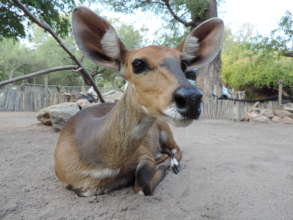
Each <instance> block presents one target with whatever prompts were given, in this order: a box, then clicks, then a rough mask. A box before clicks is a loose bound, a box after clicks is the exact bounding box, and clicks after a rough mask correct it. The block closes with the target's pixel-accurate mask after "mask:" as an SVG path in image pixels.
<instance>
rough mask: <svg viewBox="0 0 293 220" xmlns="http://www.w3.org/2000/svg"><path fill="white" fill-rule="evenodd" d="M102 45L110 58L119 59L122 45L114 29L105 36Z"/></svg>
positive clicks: (109, 30)
mask: <svg viewBox="0 0 293 220" xmlns="http://www.w3.org/2000/svg"><path fill="white" fill-rule="evenodd" d="M101 45H102V48H103V51H104V52H105V54H106V55H107V56H108V57H111V58H116V59H117V58H119V56H120V45H119V41H118V38H117V35H116V32H115V30H114V29H113V28H110V29H108V31H107V32H106V33H105V34H104V36H103V38H102V40H101Z"/></svg>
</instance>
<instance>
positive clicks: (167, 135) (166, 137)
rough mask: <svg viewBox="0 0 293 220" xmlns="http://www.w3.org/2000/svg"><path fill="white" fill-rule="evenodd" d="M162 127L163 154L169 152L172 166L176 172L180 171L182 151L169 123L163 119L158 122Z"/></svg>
mask: <svg viewBox="0 0 293 220" xmlns="http://www.w3.org/2000/svg"><path fill="white" fill-rule="evenodd" d="M158 125H159V129H160V145H161V149H162V153H163V154H162V155H164V154H167V155H169V157H170V166H171V169H172V171H173V172H174V173H175V174H178V173H179V172H180V161H181V159H182V152H181V150H180V148H179V146H178V145H177V144H176V142H175V140H174V137H173V134H172V131H171V129H170V127H169V125H168V124H167V123H165V122H163V121H161V122H159V123H158Z"/></svg>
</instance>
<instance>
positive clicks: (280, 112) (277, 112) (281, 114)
mask: <svg viewBox="0 0 293 220" xmlns="http://www.w3.org/2000/svg"><path fill="white" fill-rule="evenodd" d="M273 113H274V115H276V116H279V117H280V118H285V117H289V118H292V119H293V113H290V112H289V111H286V110H279V109H276V110H274V111H273Z"/></svg>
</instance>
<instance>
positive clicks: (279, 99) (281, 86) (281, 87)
mask: <svg viewBox="0 0 293 220" xmlns="http://www.w3.org/2000/svg"><path fill="white" fill-rule="evenodd" d="M278 92H279V93H278V102H279V105H280V106H281V105H282V95H283V80H279V89H278Z"/></svg>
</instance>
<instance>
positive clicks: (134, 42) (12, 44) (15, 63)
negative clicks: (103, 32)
mask: <svg viewBox="0 0 293 220" xmlns="http://www.w3.org/2000/svg"><path fill="white" fill-rule="evenodd" d="M113 25H114V26H115V27H117V28H116V29H117V32H118V34H119V36H120V37H121V39H122V40H123V41H124V43H125V44H126V46H127V48H129V49H133V48H137V47H140V44H141V43H142V41H143V38H142V35H141V33H143V30H140V31H138V30H135V29H134V28H133V27H132V26H131V25H125V24H121V23H117V21H114V24H113ZM31 30H32V35H33V37H32V38H31V41H30V42H26V44H24V43H23V42H22V43H20V42H19V41H15V40H13V39H7V38H5V39H3V40H2V41H0V81H1V80H6V79H9V78H12V77H15V76H19V75H23V74H27V73H31V72H35V71H38V70H41V69H47V68H51V67H55V66H63V65H71V64H72V61H71V59H70V58H69V57H68V55H67V53H65V52H64V50H63V49H61V48H60V47H59V46H58V45H57V43H56V41H55V40H54V39H53V38H52V37H51V36H50V35H48V34H47V33H46V32H44V31H43V30H42V29H40V28H39V27H37V26H36V25H33V26H32V27H31ZM63 41H64V43H65V45H66V46H67V47H68V48H69V49H70V51H72V52H73V53H74V54H75V55H76V56H77V57H79V58H81V57H82V55H81V53H80V51H78V50H77V47H76V45H75V42H74V39H73V38H72V36H68V37H66V38H64V39H63ZM27 45H30V46H27ZM83 64H84V66H85V67H86V69H87V70H89V72H91V73H93V74H94V75H95V76H96V77H95V79H96V83H97V85H98V86H99V87H111V85H112V84H111V82H110V81H111V80H112V79H113V78H114V75H115V74H117V73H115V72H114V71H111V70H108V69H103V68H101V67H97V66H96V65H95V64H93V63H92V62H91V61H90V60H89V59H87V58H85V57H84V58H83ZM97 73H98V74H97ZM22 82H25V81H22ZM22 82H19V83H22ZM26 82H29V83H32V82H34V83H38V84H43V83H44V76H40V77H36V78H34V79H29V80H27V81H26ZM48 82H49V84H51V85H82V84H83V80H82V78H81V77H80V75H79V74H78V73H76V72H74V71H71V70H66V71H59V72H55V73H49V74H48Z"/></svg>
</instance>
